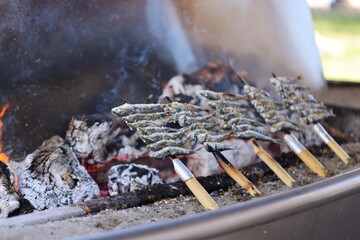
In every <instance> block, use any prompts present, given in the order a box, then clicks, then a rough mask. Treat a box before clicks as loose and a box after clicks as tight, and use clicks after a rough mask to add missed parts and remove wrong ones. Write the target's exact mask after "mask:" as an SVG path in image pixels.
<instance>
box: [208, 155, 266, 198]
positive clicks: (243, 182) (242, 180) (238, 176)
mask: <svg viewBox="0 0 360 240" xmlns="http://www.w3.org/2000/svg"><path fill="white" fill-rule="evenodd" d="M213 154H214V157H215V159H216V160H217V162H218V163H219V165H220V166H221V168H222V169H223V170H224V171H225V172H226V173H227V174H228V175H229V176H230V177H231V178H232V179H234V180H235V182H237V183H238V184H239V185H240V186H241V187H242V188H243V189H245V190H246V191H247V192H248V193H249V194H250V195H251V196H253V197H255V196H257V195H261V194H262V193H261V192H260V190H259V189H257V188H256V187H255V186H254V184H253V183H252V182H250V180H249V179H247V178H246V177H245V176H244V174H242V173H241V172H240V171H239V170H238V169H237V168H236V167H235V166H233V165H232V164H231V163H230V162H229V161H228V160H227V159H226V158H225V157H224V156H223V155H222V154H221V153H216V152H215V153H213Z"/></svg>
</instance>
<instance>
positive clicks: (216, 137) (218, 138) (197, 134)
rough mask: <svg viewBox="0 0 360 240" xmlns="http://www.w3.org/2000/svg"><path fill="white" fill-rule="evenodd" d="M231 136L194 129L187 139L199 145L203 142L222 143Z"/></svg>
mask: <svg viewBox="0 0 360 240" xmlns="http://www.w3.org/2000/svg"><path fill="white" fill-rule="evenodd" d="M230 136H231V133H225V134H218V133H215V132H211V131H208V130H206V129H196V130H193V131H191V132H190V133H189V134H188V135H187V137H188V138H189V139H190V140H191V141H196V142H199V143H201V144H202V143H204V142H208V141H209V142H222V141H224V140H226V139H228V138H229V137H230Z"/></svg>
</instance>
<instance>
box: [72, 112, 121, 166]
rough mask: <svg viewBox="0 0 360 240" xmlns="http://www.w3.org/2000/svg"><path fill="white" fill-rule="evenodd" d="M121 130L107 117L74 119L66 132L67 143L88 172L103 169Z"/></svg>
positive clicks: (92, 116)
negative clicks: (110, 149) (110, 147)
mask: <svg viewBox="0 0 360 240" xmlns="http://www.w3.org/2000/svg"><path fill="white" fill-rule="evenodd" d="M120 131H121V128H120V127H119V126H118V125H117V124H116V123H115V122H114V120H113V119H112V118H111V117H110V116H107V115H91V116H77V117H73V118H72V120H71V122H70V124H69V129H68V131H67V132H66V141H67V142H68V143H69V145H70V147H71V148H72V150H73V151H74V153H75V155H76V157H77V159H78V160H79V161H80V163H81V164H82V165H83V166H85V167H86V169H87V170H88V171H92V170H96V169H98V168H101V167H102V166H103V165H104V164H105V160H106V159H107V157H108V155H110V154H115V153H114V152H110V153H109V151H108V149H107V146H108V145H110V144H111V143H113V142H114V139H115V138H116V137H117V135H118V134H119V133H120Z"/></svg>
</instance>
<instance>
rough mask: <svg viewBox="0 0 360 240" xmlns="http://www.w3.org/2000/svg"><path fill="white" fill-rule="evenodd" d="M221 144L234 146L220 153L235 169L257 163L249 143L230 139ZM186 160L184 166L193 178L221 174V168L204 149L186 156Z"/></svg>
mask: <svg viewBox="0 0 360 240" xmlns="http://www.w3.org/2000/svg"><path fill="white" fill-rule="evenodd" d="M222 143H223V144H227V145H232V146H234V149H233V150H230V151H223V152H221V153H222V154H223V155H224V156H225V157H226V158H227V159H228V160H229V161H230V162H231V163H232V164H233V165H234V166H235V167H237V168H242V167H245V166H247V165H250V164H252V163H255V162H256V161H257V158H256V155H255V153H254V151H253V147H252V144H251V142H250V141H244V140H240V139H231V140H225V141H223V142H222ZM199 146H200V145H199ZM195 148H196V147H195ZM187 158H188V162H187V164H186V166H187V167H188V168H189V169H190V171H192V172H193V173H194V175H195V176H210V175H213V174H217V173H220V172H222V168H221V167H220V165H219V164H218V163H217V161H216V160H215V158H214V156H213V155H212V154H211V153H209V152H207V151H205V150H204V149H201V150H200V151H198V152H196V153H194V154H192V155H189V156H187Z"/></svg>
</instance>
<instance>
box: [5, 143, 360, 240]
mask: <svg viewBox="0 0 360 240" xmlns="http://www.w3.org/2000/svg"><path fill="white" fill-rule="evenodd" d="M342 147H343V148H344V149H345V150H346V151H347V152H348V153H349V155H350V157H351V161H350V163H349V164H348V165H345V164H344V163H343V162H342V161H340V160H339V159H338V157H337V156H336V155H335V154H334V153H333V152H332V151H331V150H330V149H329V148H327V147H326V146H325V144H323V145H321V146H320V147H319V146H315V147H313V148H310V149H311V150H312V151H313V152H314V155H315V156H316V157H317V158H318V159H319V160H320V161H321V162H322V163H323V164H324V166H325V167H326V168H327V169H328V171H329V173H330V175H336V174H342V173H344V172H347V171H350V170H353V169H356V168H359V166H360V143H346V144H342ZM289 159H295V160H292V161H293V162H292V165H290V166H289V167H288V168H287V171H288V172H289V173H290V174H291V175H292V176H293V177H294V179H295V181H296V183H297V184H296V186H295V187H298V186H303V185H306V184H310V183H313V182H316V181H319V180H322V179H323V178H321V177H319V176H317V175H316V174H314V173H312V172H311V170H310V169H308V168H307V167H306V166H305V165H304V164H302V163H301V162H300V160H298V159H297V158H296V155H295V154H293V153H286V154H282V155H281V157H280V158H279V162H280V163H284V161H288V160H289ZM249 169H251V172H252V174H253V175H256V177H255V178H256V179H257V182H256V184H257V186H258V188H259V190H260V191H261V192H262V193H263V196H268V195H271V194H275V193H277V192H282V191H287V190H289V188H288V187H286V186H285V185H284V184H283V183H282V182H281V181H280V180H278V179H277V177H275V176H274V175H273V174H272V173H269V172H270V171H266V168H264V164H263V163H260V164H257V165H253V166H249V167H247V168H245V170H246V171H249ZM247 176H248V175H247ZM253 178H254V177H253ZM255 178H254V179H255ZM254 179H252V180H254ZM211 195H212V196H213V197H214V199H215V201H216V202H217V203H218V204H219V205H220V206H221V207H225V206H230V205H234V204H238V203H240V202H243V201H248V200H250V201H251V197H250V196H249V195H248V194H247V193H246V192H245V191H244V190H242V189H241V188H240V187H239V186H238V185H234V186H232V187H230V188H229V189H228V190H226V191H223V190H218V191H215V192H213V193H212V194H211ZM203 211H204V209H203V207H202V206H201V205H200V204H199V203H198V201H197V200H196V199H195V198H194V197H192V196H180V197H178V198H174V199H164V200H161V201H158V202H156V203H153V204H149V205H145V206H142V207H135V208H129V209H124V210H118V211H116V210H105V211H102V212H100V213H98V214H96V215H92V216H88V217H79V218H71V219H67V220H63V221H58V222H53V223H46V224H41V225H36V226H28V227H22V228H13V229H9V228H7V229H6V228H3V229H1V230H0V233H1V236H2V237H3V239H20V237H21V239H35V238H36V239H59V238H65V237H72V236H79V235H88V234H93V233H99V232H104V231H108V230H112V229H123V228H128V227H133V226H137V225H143V224H150V223H155V222H161V221H166V220H168V219H173V218H177V217H180V216H185V215H192V214H196V213H199V212H203ZM79 229H82V231H81V232H79ZM38 232H41V233H42V234H41V236H40V235H39V234H38Z"/></svg>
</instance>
